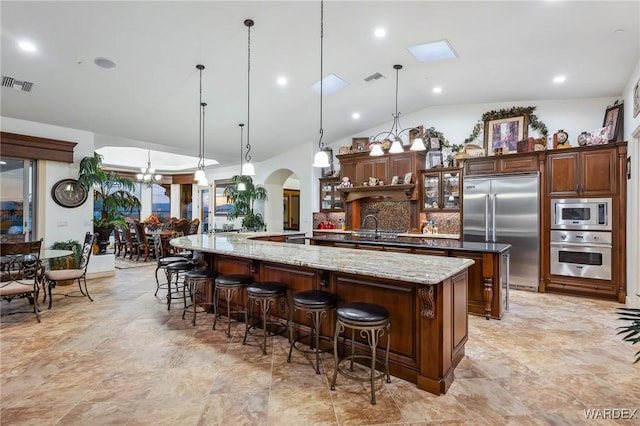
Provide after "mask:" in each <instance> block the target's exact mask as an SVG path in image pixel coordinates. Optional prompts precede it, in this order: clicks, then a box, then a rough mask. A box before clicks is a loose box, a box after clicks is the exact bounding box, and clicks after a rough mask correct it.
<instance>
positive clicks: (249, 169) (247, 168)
mask: <svg viewBox="0 0 640 426" xmlns="http://www.w3.org/2000/svg"><path fill="white" fill-rule="evenodd" d="M244 25H245V26H246V27H247V152H246V153H245V156H244V159H245V160H246V162H245V163H244V164H243V165H242V169H241V171H240V174H241V175H244V176H255V174H256V171H255V169H254V168H253V164H251V155H250V154H249V152H250V151H251V141H250V133H249V132H250V130H251V126H250V123H251V27H253V25H254V22H253V19H245V20H244Z"/></svg>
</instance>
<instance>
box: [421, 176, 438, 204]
mask: <svg viewBox="0 0 640 426" xmlns="http://www.w3.org/2000/svg"><path fill="white" fill-rule="evenodd" d="M441 176H442V175H441V174H440V173H425V174H424V175H423V179H424V182H423V183H424V186H423V188H424V194H423V197H422V203H423V205H422V207H423V208H424V209H425V210H428V209H439V208H440V205H441V204H440V203H441V201H440V192H441V185H440V182H441Z"/></svg>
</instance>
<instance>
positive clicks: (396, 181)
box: [391, 176, 398, 185]
mask: <svg viewBox="0 0 640 426" xmlns="http://www.w3.org/2000/svg"><path fill="white" fill-rule="evenodd" d="M397 184H398V176H394V177H392V178H391V185H397Z"/></svg>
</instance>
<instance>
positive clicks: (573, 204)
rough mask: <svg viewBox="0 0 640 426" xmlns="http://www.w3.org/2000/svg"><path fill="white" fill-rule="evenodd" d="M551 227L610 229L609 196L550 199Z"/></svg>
mask: <svg viewBox="0 0 640 426" xmlns="http://www.w3.org/2000/svg"><path fill="white" fill-rule="evenodd" d="M551 228H552V229H583V230H584V229H586V230H600V231H610V230H611V198H568V199H553V200H551Z"/></svg>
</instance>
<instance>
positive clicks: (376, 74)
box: [364, 72, 385, 82]
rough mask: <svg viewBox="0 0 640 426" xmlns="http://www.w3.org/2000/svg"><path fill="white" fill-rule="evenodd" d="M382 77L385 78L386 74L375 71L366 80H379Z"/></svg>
mask: <svg viewBox="0 0 640 426" xmlns="http://www.w3.org/2000/svg"><path fill="white" fill-rule="evenodd" d="M381 78H385V77H384V75H382V74H380V73H379V72H376V73H373V74H371V75H370V76H368V77H365V78H364V81H366V82H369V81H373V80H379V79H381Z"/></svg>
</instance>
